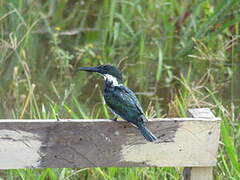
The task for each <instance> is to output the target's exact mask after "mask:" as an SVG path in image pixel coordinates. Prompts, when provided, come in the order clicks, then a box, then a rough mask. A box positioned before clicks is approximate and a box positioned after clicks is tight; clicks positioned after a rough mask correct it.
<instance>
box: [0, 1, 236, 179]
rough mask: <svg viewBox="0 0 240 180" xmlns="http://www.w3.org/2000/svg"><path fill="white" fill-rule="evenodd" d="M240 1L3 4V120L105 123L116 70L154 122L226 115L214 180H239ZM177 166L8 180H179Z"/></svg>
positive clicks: (26, 173) (16, 174)
mask: <svg viewBox="0 0 240 180" xmlns="http://www.w3.org/2000/svg"><path fill="white" fill-rule="evenodd" d="M239 22H240V2H239V0H227V1H225V0H192V1H190V0H180V1H179V0H148V1H143V0H38V1H35V0H0V84H1V86H0V97H1V98H0V118H17V119H22V118H32V119H39V118H44V119H45V118H56V114H58V116H59V117H60V118H109V117H110V116H111V114H110V113H109V112H108V110H107V108H106V106H105V105H104V102H103V98H102V97H101V90H102V88H103V83H102V79H101V78H99V77H98V76H95V75H92V74H88V73H82V72H79V71H78V68H79V67H81V66H96V65H99V64H107V63H109V64H115V65H117V66H118V67H119V68H120V69H121V70H122V71H123V72H124V75H125V76H124V79H125V84H126V85H127V86H129V87H130V88H131V89H132V90H134V91H135V92H136V94H137V96H138V98H139V99H140V101H141V103H142V105H143V108H144V109H145V111H146V114H147V116H148V117H149V118H153V117H180V116H186V110H187V108H189V107H209V108H211V109H212V110H213V111H214V112H215V114H216V116H220V117H222V119H223V121H222V126H221V144H220V148H219V155H218V164H217V167H216V168H215V169H214V176H215V179H240V165H239V154H240V123H239V120H240V115H239V112H240V80H239V77H240V70H239V69H240V68H239V67H240V53H239V52H240V46H239V30H240V29H239ZM181 170H182V169H177V168H92V169H66V168H65V169H42V170H9V171H7V172H4V177H5V178H6V179H179V178H180V172H181Z"/></svg>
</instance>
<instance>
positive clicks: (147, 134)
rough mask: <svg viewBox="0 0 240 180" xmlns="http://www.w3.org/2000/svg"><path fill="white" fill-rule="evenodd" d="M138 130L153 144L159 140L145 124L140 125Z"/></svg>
mask: <svg viewBox="0 0 240 180" xmlns="http://www.w3.org/2000/svg"><path fill="white" fill-rule="evenodd" d="M138 129H139V130H140V132H141V134H142V135H143V136H144V138H145V139H146V140H147V141H150V142H153V141H156V140H157V137H156V136H154V134H153V133H152V132H151V131H149V130H148V129H147V128H146V127H145V125H144V124H141V125H139V126H138Z"/></svg>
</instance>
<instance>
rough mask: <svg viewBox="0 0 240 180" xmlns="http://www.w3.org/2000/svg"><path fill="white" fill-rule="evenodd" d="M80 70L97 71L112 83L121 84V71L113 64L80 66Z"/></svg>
mask: <svg viewBox="0 0 240 180" xmlns="http://www.w3.org/2000/svg"><path fill="white" fill-rule="evenodd" d="M80 70H81V71H88V72H97V73H100V74H101V75H103V76H104V79H105V80H107V81H110V82H112V83H113V85H114V86H117V85H119V84H122V81H123V78H122V73H121V71H120V70H119V69H118V68H117V67H116V66H113V65H110V64H104V65H100V66H96V67H81V68H80Z"/></svg>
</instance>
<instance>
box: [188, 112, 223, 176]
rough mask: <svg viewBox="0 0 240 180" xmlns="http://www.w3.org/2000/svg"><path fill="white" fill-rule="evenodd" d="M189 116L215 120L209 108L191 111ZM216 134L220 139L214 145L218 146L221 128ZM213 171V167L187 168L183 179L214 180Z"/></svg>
mask: <svg viewBox="0 0 240 180" xmlns="http://www.w3.org/2000/svg"><path fill="white" fill-rule="evenodd" d="M188 116H189V117H194V118H208V119H211V118H215V116H214V114H213V113H212V112H211V110H210V109H209V108H196V109H189V110H188ZM216 133H217V134H218V137H217V140H216V141H215V144H214V145H215V146H218V145H217V144H218V143H219V134H220V128H219V129H218V132H216ZM216 143H217V144H216ZM212 171H213V168H212V167H186V168H184V171H183V177H184V180H212V179H213V174H212Z"/></svg>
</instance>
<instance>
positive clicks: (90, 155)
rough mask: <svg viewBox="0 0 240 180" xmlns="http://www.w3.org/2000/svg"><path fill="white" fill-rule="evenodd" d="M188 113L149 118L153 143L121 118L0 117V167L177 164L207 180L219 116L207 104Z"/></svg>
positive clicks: (187, 174) (213, 161)
mask: <svg viewBox="0 0 240 180" xmlns="http://www.w3.org/2000/svg"><path fill="white" fill-rule="evenodd" d="M189 113H190V115H191V116H192V117H189V118H166V119H153V120H151V121H149V122H148V124H147V125H148V127H149V129H150V130H151V131H152V132H153V133H154V134H155V135H156V136H157V137H158V139H159V141H158V142H154V143H151V142H147V141H146V140H144V138H143V137H142V135H140V133H139V132H138V130H137V129H136V128H135V127H133V126H131V125H130V124H129V123H127V122H124V121H120V122H113V121H110V120H101V119H96V120H60V121H57V120H4V119H3V120H0V159H1V161H0V169H15V168H63V167H69V168H70V167H108V166H117V167H120V166H138V167H140V166H155V167H165V166H168V167H176V166H178V167H179V166H181V167H186V168H185V169H184V174H183V175H184V178H185V179H204V180H207V179H211V178H212V175H211V172H212V169H211V168H212V166H215V164H216V156H217V149H218V142H219V134H220V118H216V117H214V116H213V114H212V113H211V111H210V110H209V109H206V108H204V109H191V110H189ZM203 167H204V168H203ZM199 173H200V175H199Z"/></svg>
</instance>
